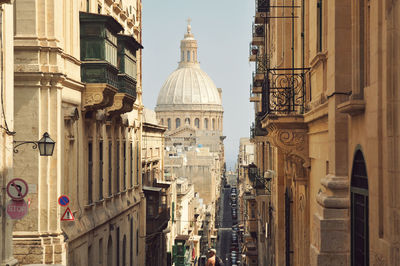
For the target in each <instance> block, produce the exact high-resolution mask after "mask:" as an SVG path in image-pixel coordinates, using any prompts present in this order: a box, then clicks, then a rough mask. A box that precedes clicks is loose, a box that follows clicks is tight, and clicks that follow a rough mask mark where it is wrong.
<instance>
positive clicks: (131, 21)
mask: <svg viewBox="0 0 400 266" xmlns="http://www.w3.org/2000/svg"><path fill="white" fill-rule="evenodd" d="M126 24H127V25H128V27H129V28H132V27H133V26H135V23H134V21H133V20H132V19H131V18H128V19H127V20H126Z"/></svg>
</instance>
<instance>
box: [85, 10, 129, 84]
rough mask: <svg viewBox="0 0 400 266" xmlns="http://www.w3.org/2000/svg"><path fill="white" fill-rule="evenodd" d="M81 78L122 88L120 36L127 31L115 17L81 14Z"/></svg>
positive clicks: (87, 81)
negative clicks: (119, 70)
mask: <svg viewBox="0 0 400 266" xmlns="http://www.w3.org/2000/svg"><path fill="white" fill-rule="evenodd" d="M79 20H80V41H81V43H80V44H81V61H82V65H81V79H82V81H83V82H86V83H108V84H110V85H112V86H114V87H117V86H118V76H117V75H118V65H117V45H118V43H117V34H118V32H120V31H121V30H122V29H123V28H122V26H121V25H120V24H119V23H118V22H117V21H116V20H115V19H114V18H112V17H111V16H106V15H100V14H93V13H86V12H80V14H79Z"/></svg>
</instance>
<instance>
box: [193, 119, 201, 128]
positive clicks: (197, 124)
mask: <svg viewBox="0 0 400 266" xmlns="http://www.w3.org/2000/svg"><path fill="white" fill-rule="evenodd" d="M194 125H195V126H196V127H197V128H200V119H198V118H196V119H195V120H194Z"/></svg>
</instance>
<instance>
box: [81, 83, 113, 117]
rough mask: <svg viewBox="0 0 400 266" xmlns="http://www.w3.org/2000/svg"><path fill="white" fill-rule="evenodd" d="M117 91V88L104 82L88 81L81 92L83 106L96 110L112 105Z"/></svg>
mask: <svg viewBox="0 0 400 266" xmlns="http://www.w3.org/2000/svg"><path fill="white" fill-rule="evenodd" d="M117 91H118V89H117V88H115V87H113V86H110V85H109V84H106V83H88V84H86V85H85V90H84V92H83V108H84V109H85V110H96V109H103V108H106V107H109V106H111V105H113V99H114V95H115V94H116V93H117Z"/></svg>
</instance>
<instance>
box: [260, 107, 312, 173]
mask: <svg viewBox="0 0 400 266" xmlns="http://www.w3.org/2000/svg"><path fill="white" fill-rule="evenodd" d="M262 126H263V127H264V128H266V129H267V131H268V135H267V138H268V140H269V141H270V142H271V143H272V145H274V146H275V147H277V148H279V149H280V150H281V151H282V152H283V154H284V156H285V161H286V165H285V172H286V173H287V174H288V175H290V176H292V177H293V178H294V179H306V178H307V176H308V169H309V167H310V158H309V156H308V136H307V131H308V129H307V124H306V123H305V122H304V118H303V116H302V115H285V116H283V115H282V116H281V115H272V114H269V115H267V116H266V117H265V118H264V120H263V121H262Z"/></svg>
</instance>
